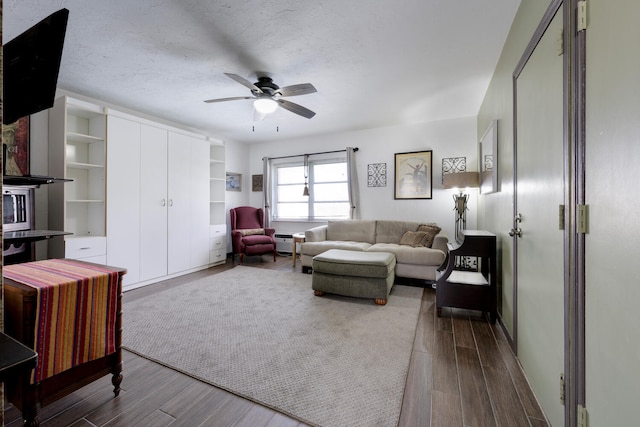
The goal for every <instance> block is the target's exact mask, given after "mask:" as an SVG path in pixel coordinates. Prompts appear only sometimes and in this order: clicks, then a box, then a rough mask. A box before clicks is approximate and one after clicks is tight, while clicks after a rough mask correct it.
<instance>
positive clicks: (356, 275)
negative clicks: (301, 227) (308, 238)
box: [311, 249, 396, 305]
mask: <svg viewBox="0 0 640 427" xmlns="http://www.w3.org/2000/svg"><path fill="white" fill-rule="evenodd" d="M395 266H396V257H395V255H394V254H392V253H388V252H360V251H345V250H342V249H330V250H328V251H326V252H323V253H321V254H319V255H316V256H314V257H313V276H312V278H311V288H312V289H313V290H314V293H315V295H316V296H323V295H324V294H325V293H327V292H328V293H330V294H337V295H344V296H349V297H359V298H373V301H374V303H376V304H378V305H385V304H386V303H387V298H388V297H389V292H391V287H392V286H393V280H394V278H395Z"/></svg>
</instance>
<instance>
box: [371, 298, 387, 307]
mask: <svg viewBox="0 0 640 427" xmlns="http://www.w3.org/2000/svg"><path fill="white" fill-rule="evenodd" d="M373 302H374V303H375V304H376V305H386V304H387V299H386V298H375V299H374V300H373Z"/></svg>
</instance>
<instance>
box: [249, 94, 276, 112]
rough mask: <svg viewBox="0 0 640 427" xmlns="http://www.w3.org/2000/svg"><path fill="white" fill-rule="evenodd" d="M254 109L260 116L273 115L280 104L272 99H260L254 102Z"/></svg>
mask: <svg viewBox="0 0 640 427" xmlns="http://www.w3.org/2000/svg"><path fill="white" fill-rule="evenodd" d="M253 108H255V109H256V111H257V112H258V113H260V114H271V113H273V112H274V111H276V110H277V109H278V103H277V102H276V101H274V100H273V99H271V98H258V99H256V100H255V101H253Z"/></svg>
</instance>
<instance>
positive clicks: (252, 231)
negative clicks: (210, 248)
mask: <svg viewBox="0 0 640 427" xmlns="http://www.w3.org/2000/svg"><path fill="white" fill-rule="evenodd" d="M236 231H239V232H240V234H242V235H243V236H253V235H254V234H264V228H247V229H246V230H236Z"/></svg>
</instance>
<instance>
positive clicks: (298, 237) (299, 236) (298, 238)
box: [291, 233, 304, 267]
mask: <svg viewBox="0 0 640 427" xmlns="http://www.w3.org/2000/svg"><path fill="white" fill-rule="evenodd" d="M298 243H304V233H295V234H293V248H291V255H292V258H293V266H294V267H295V266H296V257H297V254H296V245H297V244H298Z"/></svg>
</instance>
